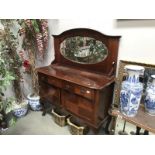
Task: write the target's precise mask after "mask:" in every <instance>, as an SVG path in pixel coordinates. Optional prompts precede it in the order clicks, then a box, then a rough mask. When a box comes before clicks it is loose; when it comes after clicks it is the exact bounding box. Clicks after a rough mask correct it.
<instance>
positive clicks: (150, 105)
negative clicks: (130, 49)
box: [144, 75, 155, 115]
mask: <svg viewBox="0 0 155 155" xmlns="http://www.w3.org/2000/svg"><path fill="white" fill-rule="evenodd" d="M151 77H152V83H151V84H149V85H148V87H147V89H146V97H145V102H144V103H145V110H146V112H148V113H149V114H151V115H155V75H152V76H151Z"/></svg>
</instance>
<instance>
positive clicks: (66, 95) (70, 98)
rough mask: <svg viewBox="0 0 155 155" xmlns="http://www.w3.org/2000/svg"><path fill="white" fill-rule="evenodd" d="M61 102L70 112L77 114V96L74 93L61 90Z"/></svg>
mask: <svg viewBox="0 0 155 155" xmlns="http://www.w3.org/2000/svg"><path fill="white" fill-rule="evenodd" d="M62 104H63V106H64V107H65V108H66V109H67V110H69V111H70V112H72V113H74V114H78V98H77V96H76V95H75V94H73V93H70V92H68V91H62Z"/></svg>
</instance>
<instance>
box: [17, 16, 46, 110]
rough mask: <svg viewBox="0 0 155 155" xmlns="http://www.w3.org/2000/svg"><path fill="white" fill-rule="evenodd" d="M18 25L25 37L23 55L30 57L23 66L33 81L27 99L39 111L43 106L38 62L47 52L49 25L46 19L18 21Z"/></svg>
mask: <svg viewBox="0 0 155 155" xmlns="http://www.w3.org/2000/svg"><path fill="white" fill-rule="evenodd" d="M18 23H19V24H20V26H21V28H20V30H19V34H20V36H22V37H23V42H22V47H23V49H24V52H23V53H27V56H28V60H26V59H24V58H23V60H24V63H23V64H24V66H25V68H26V71H28V72H29V73H30V75H31V79H32V92H31V93H30V94H28V96H27V98H28V100H29V104H30V106H31V109H32V110H35V111H38V110H40V109H41V105H40V102H39V100H40V96H39V84H38V75H37V71H36V61H37V60H41V61H42V60H43V59H44V56H45V53H46V50H47V46H48V23H47V20H45V19H25V20H24V19H22V20H18ZM21 54H22V53H21ZM22 55H24V54H22ZM23 57H24V56H23Z"/></svg>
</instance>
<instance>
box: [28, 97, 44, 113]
mask: <svg viewBox="0 0 155 155" xmlns="http://www.w3.org/2000/svg"><path fill="white" fill-rule="evenodd" d="M27 99H28V103H29V105H30V107H31V109H32V110H33V111H39V110H41V104H40V96H31V94H29V95H28V96H27Z"/></svg>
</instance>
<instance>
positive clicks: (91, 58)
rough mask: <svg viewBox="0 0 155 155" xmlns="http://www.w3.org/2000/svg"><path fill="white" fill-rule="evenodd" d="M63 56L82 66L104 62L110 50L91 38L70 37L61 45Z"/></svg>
mask: <svg viewBox="0 0 155 155" xmlns="http://www.w3.org/2000/svg"><path fill="white" fill-rule="evenodd" d="M60 52H61V54H62V55H63V56H64V57H65V58H66V59H68V60H70V61H74V62H77V63H82V64H95V63H99V62H101V61H103V60H104V59H105V58H106V57H107V55H108V49H107V47H106V46H105V44H103V43H102V42H101V41H99V40H95V39H94V38H90V37H81V36H76V37H70V38H67V39H65V40H64V41H63V42H62V43H61V44H60Z"/></svg>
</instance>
